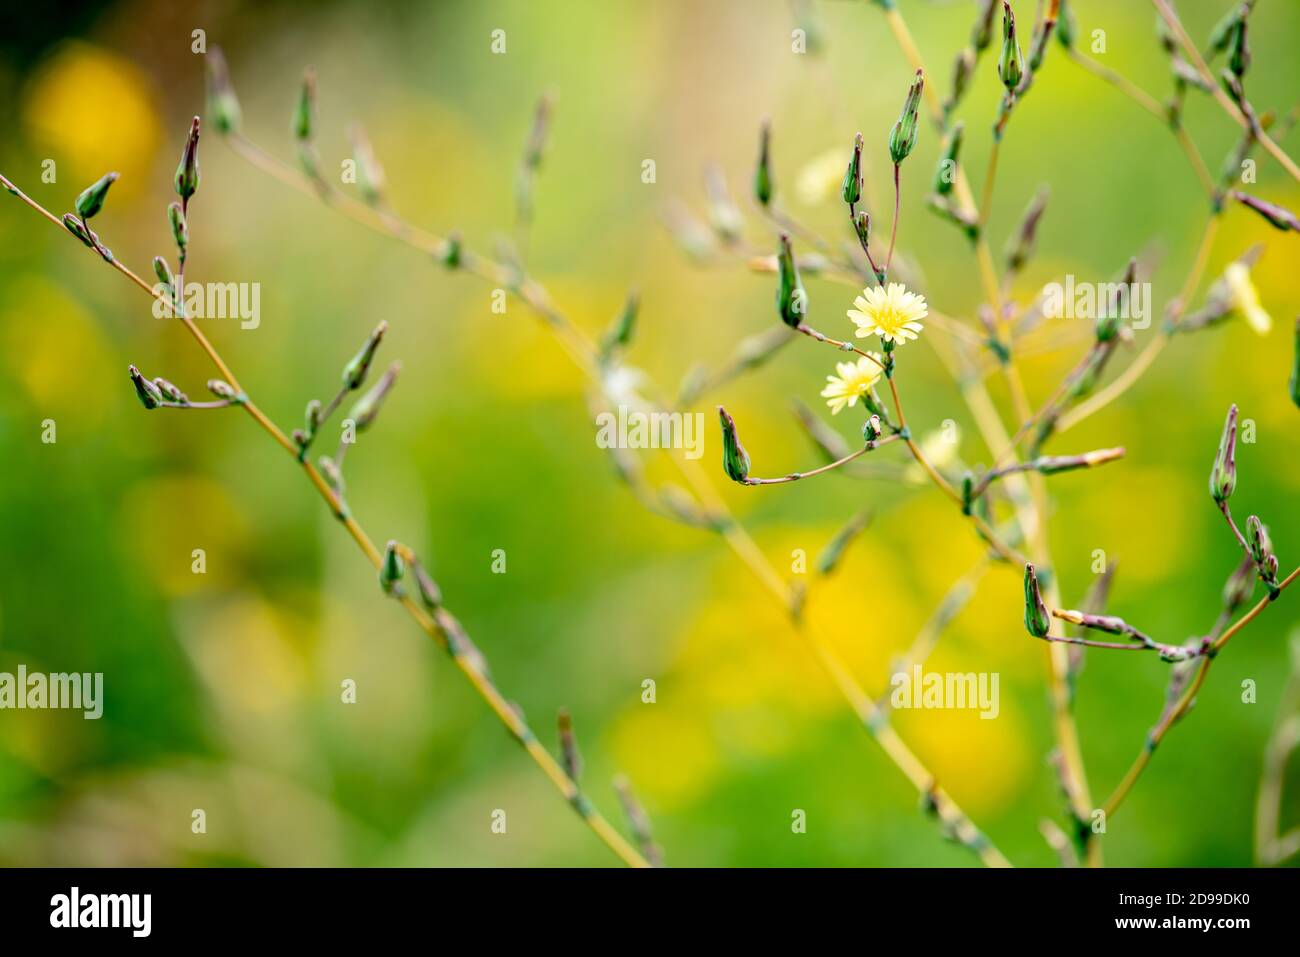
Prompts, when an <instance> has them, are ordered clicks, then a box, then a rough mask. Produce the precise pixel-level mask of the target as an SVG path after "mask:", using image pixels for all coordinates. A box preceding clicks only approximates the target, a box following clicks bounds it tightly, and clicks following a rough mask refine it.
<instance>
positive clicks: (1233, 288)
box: [1223, 263, 1273, 336]
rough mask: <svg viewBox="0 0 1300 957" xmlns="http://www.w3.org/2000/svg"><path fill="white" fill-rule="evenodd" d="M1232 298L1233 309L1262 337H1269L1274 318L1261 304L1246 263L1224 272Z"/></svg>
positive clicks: (1238, 264)
mask: <svg viewBox="0 0 1300 957" xmlns="http://www.w3.org/2000/svg"><path fill="white" fill-rule="evenodd" d="M1223 278H1224V280H1225V281H1226V282H1227V284H1228V292H1229V294H1230V295H1231V297H1232V307H1233V308H1234V309H1236V310H1237V311H1238V312H1240V313H1241V315H1242V317H1243V318H1245V320H1246V323H1247V324H1248V325H1249V326H1250V328H1252V329H1254V330H1255V331H1256V332H1257V333H1259V334H1260V335H1261V336H1266V335H1268V332H1269V330H1270V329H1272V328H1273V317H1272V316H1270V315H1269V314H1268V313H1267V312H1265V311H1264V307H1263V306H1261V305H1260V304H1259V293H1258V292H1256V291H1255V284H1254V283H1253V282H1251V281H1250V270H1249V269H1248V268H1246V265H1245V264H1244V263H1233V264H1232V265H1230V266H1229V267H1228V268H1227V269H1225V270H1224V272H1223Z"/></svg>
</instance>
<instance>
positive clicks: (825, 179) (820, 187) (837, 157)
mask: <svg viewBox="0 0 1300 957" xmlns="http://www.w3.org/2000/svg"><path fill="white" fill-rule="evenodd" d="M847 164H848V154H847V153H845V151H844V150H842V149H840V148H838V147H836V148H835V149H830V150H827V151H826V152H825V153H822V154H820V155H819V156H817V157H815V158H814V159H812V160H811V161H810V162H808V163H807V164H805V165H804V167H803V169H801V170H800V171H799V175H798V177H796V179H795V183H794V188H795V193H796V194H797V195H798V196H799V200H800V201H801V202H803V203H804V204H806V205H808V206H816V205H817V204H818V203H824V202H826V200H828V199H830V198H831V197H832V196H834V195H836V194H837V193H838V192H839V189H840V186H841V185H842V184H843V182H844V170H845V169H846V168H847Z"/></svg>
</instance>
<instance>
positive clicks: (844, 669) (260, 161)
mask: <svg viewBox="0 0 1300 957" xmlns="http://www.w3.org/2000/svg"><path fill="white" fill-rule="evenodd" d="M927 88H928V87H927ZM227 139H228V141H229V142H230V143H231V145H232V147H234V148H235V149H236V151H237V152H239V153H240V155H241V156H244V157H245V158H246V159H247V160H248V161H249V162H251V163H253V164H254V165H256V166H257V167H258V168H260V169H262V170H264V171H266V172H267V173H269V174H270V175H272V176H274V177H275V178H277V179H279V180H280V181H281V182H283V183H285V184H286V185H288V186H290V187H291V188H293V189H295V190H297V191H299V192H301V193H304V194H305V195H308V196H315V197H318V198H321V199H324V201H325V202H326V203H327V205H329V206H331V207H332V208H334V209H336V210H337V211H338V212H340V213H342V214H343V215H345V216H347V217H348V218H350V219H353V220H355V221H356V222H358V223H360V224H362V225H364V226H366V227H367V228H370V229H373V230H375V231H376V232H380V233H383V234H385V235H388V236H391V237H392V238H394V239H396V240H398V241H399V242H402V243H404V244H405V245H407V246H410V247H412V248H413V249H416V250H418V251H421V252H424V253H435V252H436V251H437V250H438V249H439V248H440V247H441V245H442V242H443V240H442V239H441V238H440V237H438V236H435V235H433V234H432V233H429V232H428V231H426V230H423V229H419V228H417V227H415V226H412V225H411V224H410V223H408V222H406V221H405V220H401V219H399V218H397V217H396V216H394V217H392V218H391V219H383V218H380V217H376V216H375V215H374V214H373V211H371V210H370V209H369V207H367V206H365V204H363V203H360V202H358V201H356V200H353V199H352V198H351V197H349V196H347V195H346V194H343V193H337V192H334V193H332V194H322V193H320V192H319V191H318V190H317V189H316V188H315V187H314V186H312V184H311V182H310V181H308V180H307V179H306V178H305V177H303V176H302V175H301V174H299V173H298V172H297V171H296V170H295V169H294V168H293V167H291V166H288V165H287V164H284V163H282V162H281V161H279V160H277V159H275V158H274V157H272V156H271V155H270V154H268V153H266V152H265V151H263V150H262V149H261V148H260V147H258V146H256V145H255V144H253V143H252V142H251V141H249V140H246V139H244V138H243V137H242V136H239V135H234V134H232V135H230V136H228V137H227ZM60 225H61V224H60ZM461 263H462V268H464V269H466V270H467V271H469V272H470V273H472V274H473V275H475V276H478V277H479V278H481V279H484V280H485V281H488V282H494V283H499V282H503V280H504V278H506V277H504V276H503V272H504V270H503V267H501V266H500V265H498V264H497V263H495V262H492V261H491V260H488V259H484V258H480V257H479V256H476V255H474V254H472V253H463V254H462V260H461ZM507 288H511V287H509V286H508V287H507ZM513 291H514V292H515V293H516V295H518V296H519V297H520V299H521V300H522V301H523V302H524V304H525V305H527V306H528V307H529V308H531V309H532V310H533V311H534V312H535V313H537V314H538V316H540V317H541V318H542V319H543V321H544V324H545V326H546V328H547V330H549V331H550V332H551V333H552V334H553V335H554V336H555V338H556V340H557V341H558V342H559V343H560V345H561V346H562V347H564V350H565V352H566V353H567V354H568V355H569V357H570V358H571V359H572V360H573V362H574V364H575V365H576V366H577V367H578V368H579V370H581V371H582V372H583V373H585V374H586V375H587V376H588V377H589V378H590V379H591V380H592V381H593V382H594V383H596V384H597V385H599V384H600V382H601V372H600V369H599V364H598V362H597V361H596V353H595V349H594V347H593V346H591V344H590V343H589V342H587V341H586V339H585V337H583V336H582V334H581V333H580V332H578V330H576V329H575V328H574V327H573V326H572V324H571V323H570V322H569V321H568V319H567V318H566V317H565V316H564V315H563V314H562V313H561V312H560V311H559V310H557V309H556V308H555V307H554V306H553V305H551V303H550V301H549V299H548V298H547V297H546V294H545V292H544V290H542V289H541V287H540V286H538V285H537V284H536V283H533V282H532V281H531V280H527V279H526V278H525V279H524V280H523V281H515V283H514V287H513ZM671 458H672V461H673V464H674V465H675V466H676V467H677V468H678V469H680V470H681V472H682V474H683V475H684V476H685V477H686V480H687V483H688V484H689V485H690V486H691V487H692V488H693V489H694V490H695V493H696V495H697V496H698V497H699V499H700V501H701V502H702V503H704V504H705V505H706V506H707V507H708V508H709V510H710V511H711V513H712V514H715V515H717V516H718V518H719V524H720V527H721V535H722V537H723V539H724V541H725V542H726V543H727V545H728V547H730V548H731V549H732V551H733V552H734V553H735V554H736V556H737V557H738V558H740V559H741V561H742V562H743V563H744V564H745V565H746V566H747V567H748V568H749V569H750V571H751V572H753V574H754V575H755V577H757V578H758V580H759V581H760V582H761V583H762V584H763V585H764V587H765V588H766V589H767V590H768V591H769V592H770V593H771V594H772V596H773V597H774V599H775V600H776V601H777V602H778V603H779V604H780V605H781V607H782V609H783V610H785V611H786V612H787V613H789V612H790V609H791V607H792V603H791V590H790V587H789V586H788V585H787V583H786V582H785V580H784V579H783V578H782V577H781V576H780V575H779V574H778V573H777V571H776V569H775V568H774V567H773V566H772V564H771V562H770V561H769V560H768V559H767V556H765V555H764V554H763V552H762V550H761V549H759V547H758V546H757V544H755V542H754V540H753V539H752V538H751V537H750V536H749V533H748V532H746V531H745V529H744V528H743V527H742V526H741V525H740V524H739V523H738V522H736V521H735V520H734V519H733V518H732V516H731V513H730V510H729V509H728V508H727V507H726V505H725V503H724V502H723V501H722V499H721V498H720V497H719V495H718V493H717V491H716V490H715V489H714V488H713V486H712V484H711V483H710V482H709V481H708V479H707V478H706V477H705V475H704V472H703V470H702V469H701V467H700V465H699V463H698V462H696V461H694V460H692V459H686V458H684V457H682V456H671ZM790 622H791V625H792V627H793V628H794V630H795V632H796V634H797V636H798V637H800V638H802V639H803V640H804V641H806V642H807V643H808V645H809V646H810V648H811V650H812V652H813V654H814V656H815V657H816V659H817V661H818V663H819V664H820V665H821V666H822V667H823V669H824V670H825V671H826V672H827V674H828V675H829V676H830V677H831V679H832V681H833V682H834V683H835V685H836V688H837V689H838V690H839V692H840V693H841V695H842V696H843V697H844V699H845V700H846V701H847V702H848V703H849V705H850V707H851V708H852V709H853V711H854V713H855V714H856V715H857V717H858V719H859V721H860V723H861V724H862V726H863V728H864V729H865V730H866V731H867V732H868V733H869V734H870V735H871V737H872V738H873V739H874V740H875V741H876V742H877V743H878V744H879V745H880V746H881V748H882V749H883V750H884V751H885V754H886V755H887V756H888V757H889V759H890V760H891V761H892V762H893V763H894V764H895V765H896V766H897V767H898V768H899V769H900V770H901V771H902V772H903V774H904V775H905V776H906V777H907V779H908V780H909V781H910V782H911V784H912V785H913V786H914V787H915V788H917V790H918V791H919V792H920V793H921V794H923V795H926V796H927V799H928V800H930V801H931V802H932V803H933V806H934V807H935V810H936V813H937V814H938V815H939V817H940V819H941V820H943V821H944V822H945V824H946V825H947V826H948V827H949V828H950V829H951V831H952V832H953V833H954V834H955V835H956V836H957V837H958V838H959V839H960V840H961V841H962V843H963V844H965V845H966V846H967V847H968V848H970V849H971V850H972V851H973V852H974V853H975V854H976V855H977V856H978V857H979V859H980V860H981V861H982V862H983V863H984V864H985V865H986V866H988V867H1010V866H1011V864H1010V862H1009V861H1008V860H1007V859H1006V857H1004V856H1003V855H1002V853H1001V852H1000V851H999V850H998V849H997V848H996V847H995V846H994V845H993V844H992V842H991V841H989V839H988V838H987V837H986V836H985V835H984V834H983V833H982V832H981V831H980V830H979V829H978V828H977V827H976V826H975V824H974V823H973V822H972V821H971V819H970V817H969V816H968V815H967V814H966V813H965V812H964V811H963V810H962V809H961V807H960V806H959V805H958V804H957V803H956V801H954V800H953V799H952V797H951V796H950V795H948V793H947V792H946V791H944V790H943V789H942V788H939V787H938V786H937V785H936V784H935V777H934V775H933V774H931V773H930V772H929V771H928V770H927V769H926V767H925V765H924V764H923V763H922V762H921V760H920V759H919V758H918V757H917V756H916V755H915V754H914V753H913V752H912V751H911V750H910V749H909V748H908V747H907V745H906V743H905V742H904V741H903V740H902V739H901V738H900V737H899V736H898V734H897V733H896V732H895V731H894V730H893V728H892V727H891V726H890V725H889V724H888V721H887V719H886V717H885V716H884V715H882V713H881V712H880V710H879V709H878V708H877V707H876V705H875V703H874V702H873V701H872V700H871V698H870V697H869V696H868V695H867V693H866V692H865V691H864V690H863V689H862V688H861V686H860V685H858V684H857V682H856V681H855V679H854V678H853V677H852V673H851V672H850V670H849V668H848V666H847V665H845V664H844V662H843V661H842V660H841V659H840V658H839V656H838V655H837V654H836V653H835V652H834V651H833V650H832V649H831V647H830V645H829V643H828V642H827V641H826V639H825V638H824V637H823V636H822V635H821V634H820V632H818V631H815V630H813V629H812V627H811V625H810V624H809V623H807V622H806V621H805V620H803V619H801V618H799V617H798V616H797V615H793V614H791V615H790Z"/></svg>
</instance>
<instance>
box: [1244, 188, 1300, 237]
mask: <svg viewBox="0 0 1300 957" xmlns="http://www.w3.org/2000/svg"><path fill="white" fill-rule="evenodd" d="M1232 198H1233V199H1235V200H1236V201H1237V202H1239V203H1241V204H1242V205H1243V206H1246V207H1248V208H1250V209H1253V210H1254V211H1255V212H1257V213H1259V215H1261V216H1263V217H1264V218H1265V219H1267V220H1268V221H1269V223H1270V224H1271V225H1273V226H1274V227H1275V228H1277V229H1281V230H1284V231H1285V230H1289V229H1294V230H1300V218H1297V217H1296V214H1295V213H1293V212H1291V210H1289V209H1287V208H1286V207H1284V206H1279V205H1277V204H1276V203H1267V202H1265V201H1264V200H1262V199H1259V198H1257V197H1255V196H1251V195H1249V194H1247V193H1243V192H1241V191H1240V190H1234V191H1233V193H1232Z"/></svg>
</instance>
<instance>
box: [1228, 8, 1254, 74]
mask: <svg viewBox="0 0 1300 957" xmlns="http://www.w3.org/2000/svg"><path fill="white" fill-rule="evenodd" d="M1249 67H1250V47H1249V46H1247V45H1246V18H1245V17H1244V16H1241V17H1238V18H1237V24H1236V26H1235V27H1234V28H1233V30H1232V34H1231V36H1230V37H1229V39H1228V69H1229V70H1231V71H1232V75H1233V76H1235V77H1236V78H1237V79H1238V80H1240V79H1241V78H1242V77H1243V76H1245V75H1246V70H1247V69H1248V68H1249Z"/></svg>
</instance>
